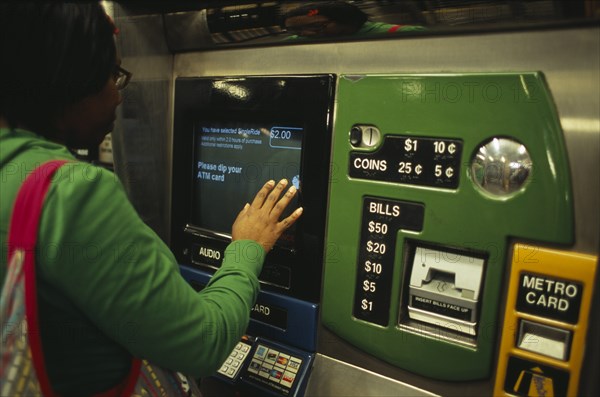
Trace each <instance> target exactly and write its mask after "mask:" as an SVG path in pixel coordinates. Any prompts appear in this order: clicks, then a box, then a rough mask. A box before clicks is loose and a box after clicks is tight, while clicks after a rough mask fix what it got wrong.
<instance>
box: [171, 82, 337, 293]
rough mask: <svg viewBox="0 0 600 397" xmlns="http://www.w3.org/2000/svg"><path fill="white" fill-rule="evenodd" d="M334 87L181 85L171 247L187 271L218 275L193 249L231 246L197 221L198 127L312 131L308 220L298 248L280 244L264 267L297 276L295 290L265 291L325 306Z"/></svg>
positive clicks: (308, 137)
mask: <svg viewBox="0 0 600 397" xmlns="http://www.w3.org/2000/svg"><path fill="white" fill-rule="evenodd" d="M224 83H226V84H229V85H231V86H233V87H235V89H240V90H244V92H247V93H248V96H247V97H245V98H243V97H240V96H239V95H230V94H229V93H228V92H224V91H223V90H219V89H218V88H216V87H219V86H223V84H224ZM334 83H335V79H334V76H333V75H295V76H250V77H243V78H240V77H207V78H201V77H199V78H178V79H176V82H175V109H174V125H173V128H174V129H173V170H172V172H173V176H172V199H171V200H172V202H171V247H172V250H173V252H174V253H175V255H176V257H177V259H178V261H179V263H180V264H185V265H190V266H193V267H200V268H203V269H208V270H209V271H214V266H212V265H211V264H210V263H198V262H197V261H192V258H191V254H190V251H191V249H192V247H193V246H194V244H199V243H204V242H206V243H207V244H211V245H213V246H214V245H215V244H216V246H218V247H224V246H225V245H226V244H228V243H229V242H230V237H229V236H227V235H224V234H223V233H215V232H213V231H211V230H207V229H204V228H201V227H198V225H194V223H193V222H191V209H192V205H193V178H194V175H193V163H194V145H193V139H194V134H195V132H194V127H195V124H196V123H198V121H215V122H218V121H223V122H228V121H234V122H241V123H257V122H259V123H263V122H266V121H268V122H269V123H285V124H287V125H296V126H299V127H302V128H303V129H304V134H303V148H302V154H301V164H300V170H301V181H302V190H301V193H300V194H299V203H298V204H299V205H301V206H302V207H304V213H303V215H302V217H301V219H300V220H299V221H298V223H297V225H296V229H295V244H294V247H291V248H290V247H282V246H278V245H276V246H275V248H274V249H273V250H272V251H271V252H270V253H269V254H268V255H267V258H266V260H265V264H264V267H263V272H265V269H267V268H272V267H274V266H275V267H277V266H284V267H286V268H287V269H289V271H290V274H291V276H290V282H289V285H287V286H284V285H272V284H270V283H265V284H264V285H263V288H266V289H270V290H275V291H278V292H284V293H285V294H287V295H291V296H294V297H297V298H300V299H305V300H309V301H314V302H318V301H319V297H320V287H321V273H322V261H323V251H324V239H325V219H326V216H325V215H326V205H327V196H328V183H329V166H330V150H331V134H332V131H331V128H332V107H333V89H334ZM235 89H234V91H235ZM230 91H231V90H230ZM259 279H261V277H259ZM261 281H263V280H262V279H261Z"/></svg>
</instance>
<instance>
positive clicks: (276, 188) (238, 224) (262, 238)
mask: <svg viewBox="0 0 600 397" xmlns="http://www.w3.org/2000/svg"><path fill="white" fill-rule="evenodd" d="M287 184H288V181H287V180H285V179H282V180H281V181H279V183H278V184H277V185H275V181H269V182H267V183H265V185H264V186H263V187H262V189H260V191H259V192H258V193H257V194H256V197H254V200H253V201H252V204H246V206H245V207H244V209H242V211H241V212H240V213H239V215H238V216H237V218H236V220H235V222H234V223H233V227H232V231H231V237H232V239H233V241H235V240H254V241H256V242H257V243H259V244H260V245H262V247H263V248H264V250H265V252H269V251H270V250H271V248H273V245H274V244H275V242H276V241H277V239H278V238H279V236H281V233H283V232H284V231H285V229H287V228H288V227H290V226H291V225H293V224H294V222H296V220H298V218H300V215H302V207H300V208H297V209H296V210H295V211H294V212H293V213H292V214H291V215H290V216H288V217H287V218H285V219H283V220H282V221H279V218H280V217H281V214H282V213H283V211H284V210H285V208H286V207H287V206H288V204H289V203H290V201H291V200H292V198H293V197H294V195H295V194H296V188H295V187H294V186H292V187H290V188H289V189H288V191H287V192H286V193H285V194H284V195H283V197H281V194H282V192H283V191H284V189H285V187H286V186H287ZM280 197H281V198H280Z"/></svg>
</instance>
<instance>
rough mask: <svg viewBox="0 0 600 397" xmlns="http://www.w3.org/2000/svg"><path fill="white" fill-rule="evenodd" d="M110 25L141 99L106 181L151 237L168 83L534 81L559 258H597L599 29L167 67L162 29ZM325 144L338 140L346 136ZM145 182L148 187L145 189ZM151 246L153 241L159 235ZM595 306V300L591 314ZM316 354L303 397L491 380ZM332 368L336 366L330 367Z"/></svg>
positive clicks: (331, 343)
mask: <svg viewBox="0 0 600 397" xmlns="http://www.w3.org/2000/svg"><path fill="white" fill-rule="evenodd" d="M114 16H115V19H116V21H117V24H118V25H119V22H120V21H119V19H120V18H124V23H125V24H128V25H129V28H125V29H122V30H123V33H122V35H121V36H122V37H121V38H119V43H120V47H121V48H122V52H123V66H124V67H125V68H127V69H128V70H131V71H132V72H133V73H134V80H135V81H137V83H138V84H139V85H138V86H139V87H140V88H139V94H140V95H143V96H146V97H147V96H149V98H147V99H141V98H137V99H136V98H133V97H129V98H128V97H127V94H126V97H125V101H128V100H129V101H132V103H130V104H129V105H134V106H133V107H131V106H130V107H129V109H130V110H131V109H134V110H135V109H136V106H137V105H140V106H141V108H139V109H138V110H136V111H135V112H133V114H132V113H131V112H129V113H128V112H127V111H126V109H127V106H126V107H125V108H124V109H121V111H120V114H119V119H118V120H117V128H116V134H115V136H113V139H115V140H116V141H117V142H115V147H116V148H115V161H116V166H117V172H118V173H119V175H121V176H122V177H123V178H124V179H125V180H127V179H126V178H130V181H129V182H130V183H129V184H128V183H126V186H127V187H128V188H130V191H131V192H137V193H132V194H133V195H134V197H133V198H134V200H133V201H134V204H135V202H136V200H137V201H138V205H139V206H140V207H139V208H142V210H144V211H147V212H146V213H147V214H148V215H147V216H148V217H150V218H151V219H154V220H155V226H156V227H157V228H158V232H159V234H161V231H166V230H168V219H165V218H166V217H167V214H168V208H169V207H170V203H169V199H170V195H169V192H170V166H169V165H170V164H171V161H172V160H173V159H172V158H171V146H170V145H171V137H172V110H171V109H172V108H173V96H172V89H173V88H172V87H173V79H174V78H176V77H180V76H189V77H191V76H194V77H195V76H244V75H273V74H315V73H336V74H374V73H481V72H483V73H485V72H523V71H541V72H543V73H544V74H545V76H546V79H547V82H548V85H549V87H550V90H551V92H552V95H553V97H554V100H555V102H556V106H557V109H558V113H559V117H560V122H561V124H562V127H563V130H564V135H565V140H566V144H567V150H568V154H569V160H570V166H571V176H572V183H573V195H574V208H575V233H576V234H575V245H574V246H573V247H568V248H567V249H572V250H575V251H580V252H585V253H592V254H598V251H599V248H600V229H599V227H598V225H599V224H600V210H599V205H598V204H599V202H600V178H598V170H599V169H600V155H599V153H600V92H599V91H600V28H598V27H587V28H572V29H562V30H540V31H529V32H504V33H488V34H481V35H458V36H445V37H437V36H436V37H433V36H431V37H413V38H401V39H398V40H378V41H361V42H346V43H330V44H293V45H285V46H273V47H255V48H240V49H229V50H215V51H205V52H194V53H183V54H177V55H175V56H173V55H171V54H170V53H169V52H168V48H167V45H166V43H165V39H164V32H163V31H162V21H161V20H159V19H154V20H152V22H144V21H143V20H142V19H139V18H138V17H132V18H127V16H126V15H124V14H123V11H122V10H120V8H119V6H118V5H116V6H115V9H114ZM121 22H123V21H121ZM121 26H122V25H121ZM334 133H342V134H347V133H348V131H335V132H334ZM119 134H120V135H119ZM128 135H129V136H128ZM125 152H127V156H126V155H125V154H124V153H125ZM148 178H150V182H147V180H148ZM152 178H154V179H152ZM144 181H146V182H144ZM156 181H158V183H156ZM143 183H149V184H150V186H151V187H152V190H151V191H150V192H148V191H144V190H139V188H140V187H141V186H142V184H143ZM140 192H145V193H144V194H140ZM153 200H154V202H152V201H153ZM145 203H146V204H145ZM150 204H151V205H150ZM144 205H146V207H144ZM142 215H144V212H143V213H142ZM153 217H154V218H153ZM162 228H164V229H162ZM165 233H166V232H165ZM161 236H163V237H164V235H162V234H161ZM597 305H598V299H596V307H597ZM593 313H597V311H593ZM598 328H600V326H599V325H598V316H597V315H595V317H594V319H593V321H592V324H591V330H590V335H597V333H596V332H598ZM597 340H598V338H596V337H592V338H590V342H592V343H589V344H588V347H589V348H590V351H591V352H595V353H598V351H599V350H598V342H597ZM318 350H319V352H320V353H319V354H318V355H317V358H316V362H315V366H314V369H313V373H312V376H311V378H310V381H309V385H308V390H307V395H313V396H324V395H328V396H330V395H331V396H335V395H340V396H341V395H345V396H352V395H354V396H358V395H361V396H364V395H371V396H374V395H379V396H381V395H388V396H389V395H394V396H398V395H411V396H414V395H431V394H430V393H429V392H427V391H425V390H430V391H432V390H433V391H435V392H437V393H440V394H443V395H457V396H463V395H486V394H487V395H489V394H491V387H492V386H491V385H492V382H493V379H490V380H489V381H483V382H470V383H467V384H462V383H452V384H448V383H444V382H436V381H432V380H429V379H425V378H423V377H418V376H415V375H412V374H410V373H407V372H406V371H402V370H400V369H398V368H395V367H393V366H390V365H387V364H385V363H382V362H381V360H378V359H376V358H374V357H372V356H370V355H368V353H365V352H361V351H358V350H357V349H355V348H354V347H352V346H350V345H349V344H347V343H346V342H344V341H343V340H340V339H339V338H338V337H336V336H335V335H333V334H332V333H331V332H330V331H328V330H325V329H321V330H320V336H319V349H318ZM333 356H335V357H336V358H335V359H334V358H332V357H333ZM599 356H600V354H589V355H588V357H587V360H588V361H587V363H586V368H587V369H586V371H587V372H586V374H587V376H584V377H582V378H584V382H587V383H586V384H585V385H584V387H583V388H582V394H586V393H587V392H588V391H590V390H591V391H597V389H598V385H597V382H594V379H595V378H594V377H593V376H592V374H594V373H595V371H596V370H597V369H598V357H599ZM338 359H339V360H338ZM340 360H341V361H340ZM366 368H368V370H367V369H366ZM373 371H374V372H373ZM398 379H401V380H402V382H401V381H399V380H398ZM588 379H589V380H588ZM407 382H408V383H407ZM411 385H413V386H417V387H420V388H416V387H413V386H411ZM587 394H589V393H587Z"/></svg>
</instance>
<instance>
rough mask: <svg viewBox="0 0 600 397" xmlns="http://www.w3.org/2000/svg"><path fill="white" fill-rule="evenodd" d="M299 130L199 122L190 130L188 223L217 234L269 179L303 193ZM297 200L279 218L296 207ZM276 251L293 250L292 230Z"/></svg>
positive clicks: (227, 228)
mask: <svg viewBox="0 0 600 397" xmlns="http://www.w3.org/2000/svg"><path fill="white" fill-rule="evenodd" d="M303 135H304V131H303V128H302V127H299V126H294V125H286V124H274V123H258V122H213V121H211V122H197V123H196V124H195V126H194V172H193V175H194V189H193V203H192V205H193V209H192V222H193V223H194V224H195V225H196V226H198V227H200V228H202V229H206V230H209V231H212V232H216V233H221V234H231V226H232V225H233V222H234V221H235V218H236V217H237V215H238V213H239V212H240V211H241V210H242V208H243V207H244V205H245V204H246V203H251V202H252V200H253V199H254V196H255V195H256V193H257V192H258V191H259V190H260V188H261V187H262V186H263V185H264V184H265V182H267V181H268V180H270V179H272V180H274V181H276V182H278V181H279V180H280V179H282V178H286V179H287V180H288V182H289V184H288V188H289V187H290V186H291V185H292V184H293V185H294V186H295V187H296V188H297V189H298V190H301V183H300V175H301V172H300V171H301V170H300V159H301V154H302V142H303ZM298 195H299V193H298V194H296V197H295V198H294V200H293V201H292V203H291V204H290V205H289V206H288V208H287V209H286V211H285V213H284V215H283V216H288V215H289V214H290V213H291V212H292V211H293V210H294V209H295V208H297V207H298ZM278 244H279V245H284V246H293V244H294V234H293V228H291V229H289V230H288V231H287V232H286V233H284V235H282V237H281V238H280V240H279V242H278Z"/></svg>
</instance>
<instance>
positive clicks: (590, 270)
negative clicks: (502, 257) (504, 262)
mask: <svg viewBox="0 0 600 397" xmlns="http://www.w3.org/2000/svg"><path fill="white" fill-rule="evenodd" d="M597 262H598V257H597V256H592V255H584V254H579V253H574V252H569V251H559V250H554V249H548V248H542V247H539V246H534V245H525V244H515V246H514V249H513V257H512V267H511V274H510V282H509V290H508V297H507V302H506V312H505V314H504V327H503V330H502V331H503V332H502V341H501V345H500V354H499V359H498V367H497V373H496V385H495V391H494V395H497V396H501V395H505V396H507V395H516V394H523V393H524V394H526V395H529V396H534V395H542V394H543V393H546V395H555V394H557V395H561V394H566V395H569V396H572V395H576V394H577V388H578V386H579V375H580V372H581V365H582V361H583V353H584V350H585V338H586V333H587V327H588V319H589V314H590V305H591V301H592V295H593V289H594V280H595V273H596V265H597ZM577 308H578V310H577ZM521 320H528V321H530V322H532V323H534V324H540V325H541V326H550V327H553V328H554V329H558V330H561V331H563V332H565V331H568V332H570V333H571V341H570V351H569V354H568V356H567V357H566V360H561V359H558V358H554V357H550V356H548V355H544V354H539V353H536V352H531V351H527V350H523V349H519V348H517V346H516V343H517V341H516V340H517V335H518V332H519V324H520V321H521ZM540 350H542V349H540ZM546 354H548V353H546ZM509 362H510V365H509ZM505 383H508V384H510V385H511V393H508V392H507V391H506V390H505V387H504V385H505Z"/></svg>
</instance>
